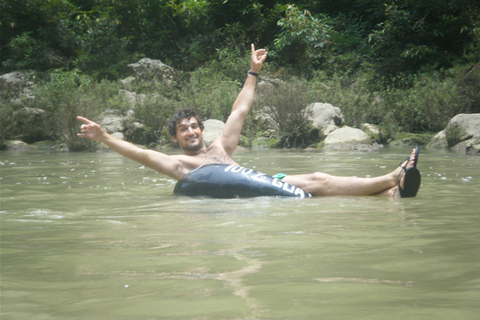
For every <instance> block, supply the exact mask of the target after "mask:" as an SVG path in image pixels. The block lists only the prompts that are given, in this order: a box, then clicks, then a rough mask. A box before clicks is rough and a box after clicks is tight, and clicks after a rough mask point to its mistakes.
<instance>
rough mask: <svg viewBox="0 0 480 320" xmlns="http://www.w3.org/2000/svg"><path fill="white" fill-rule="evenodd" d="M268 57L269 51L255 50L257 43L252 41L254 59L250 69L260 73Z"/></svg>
mask: <svg viewBox="0 0 480 320" xmlns="http://www.w3.org/2000/svg"><path fill="white" fill-rule="evenodd" d="M265 59H267V51H266V50H265V49H259V50H255V45H254V44H253V43H252V60H251V62H250V70H251V71H253V72H255V73H258V72H259V71H260V69H262V64H263V61H265Z"/></svg>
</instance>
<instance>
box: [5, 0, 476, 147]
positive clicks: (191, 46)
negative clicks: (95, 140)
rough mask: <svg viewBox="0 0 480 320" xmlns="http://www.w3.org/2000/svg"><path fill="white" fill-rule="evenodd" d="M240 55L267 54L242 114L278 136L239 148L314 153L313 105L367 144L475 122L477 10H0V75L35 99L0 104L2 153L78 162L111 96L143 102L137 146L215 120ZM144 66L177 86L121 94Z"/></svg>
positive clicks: (393, 6) (253, 3) (403, 6)
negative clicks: (61, 149) (174, 128)
mask: <svg viewBox="0 0 480 320" xmlns="http://www.w3.org/2000/svg"><path fill="white" fill-rule="evenodd" d="M250 43H254V44H255V45H256V46H257V48H259V47H263V48H266V49H267V50H268V52H269V56H268V59H267V62H266V63H265V65H264V68H263V70H262V74H261V76H262V77H265V78H272V79H273V78H277V79H281V80H283V84H282V85H281V86H280V87H279V88H278V89H277V90H276V91H274V92H270V93H267V94H265V95H263V96H262V97H258V99H257V100H256V105H257V106H258V107H257V108H254V110H253V113H254V112H255V110H257V109H259V108H260V107H261V105H270V106H272V105H274V108H276V110H274V111H275V112H276V114H277V115H278V117H277V118H276V119H277V122H279V125H278V126H277V131H276V132H274V133H272V132H271V130H270V131H268V130H266V129H265V128H262V124H261V123H258V122H257V121H255V120H254V118H253V117H250V118H249V119H248V121H247V123H246V126H245V132H244V134H245V135H246V136H248V137H250V138H254V137H258V136H259V135H262V134H263V135H266V136H269V135H270V136H276V138H278V139H279V140H280V141H282V146H306V145H308V144H310V143H314V142H315V140H316V139H317V140H318V139H319V137H312V134H311V130H310V129H309V125H308V123H306V122H305V119H304V117H303V116H302V115H303V113H302V112H303V110H304V108H305V106H306V105H307V104H308V103H311V102H327V103H331V104H333V105H334V106H337V107H340V108H341V109H342V112H343V114H344V116H345V119H346V122H347V124H348V125H350V126H354V127H358V126H359V125H360V124H361V123H364V122H369V123H373V124H377V125H378V126H379V127H380V128H381V135H380V138H379V140H380V141H379V142H388V141H389V140H391V139H393V138H395V137H396V136H397V135H398V134H399V133H400V132H411V133H425V132H436V131H440V130H442V129H443V128H444V127H445V125H446V123H447V122H448V120H449V119H450V118H451V117H453V116H454V115H455V114H457V113H473V112H480V2H479V1H478V0H389V1H384V0H382V1H380V0H301V1H300V0H299V1H292V0H289V1H284V0H275V1H273V0H244V1H239V0H208V1H207V0H3V1H1V2H0V62H1V64H0V74H5V73H8V72H12V71H18V70H28V72H29V75H30V78H31V80H32V81H33V82H35V83H36V86H35V87H34V91H35V92H34V95H35V99H25V98H22V97H21V96H19V97H12V96H11V93H10V92H5V91H3V92H2V93H1V94H0V95H1V96H0V103H1V105H0V135H1V137H0V140H5V139H22V140H24V141H27V142H34V141H38V140H42V139H54V140H59V141H64V142H67V143H70V147H71V149H72V150H75V149H76V150H81V149H85V148H87V147H88V146H85V145H81V144H80V145H79V144H78V143H76V144H75V143H72V142H71V141H70V140H72V139H75V132H76V131H77V130H78V126H79V124H78V123H77V122H76V120H75V116H76V115H77V114H82V115H84V116H87V117H92V118H95V116H96V115H98V114H99V113H100V112H102V111H104V110H106V109H112V108H114V109H119V110H124V111H126V109H128V108H129V106H128V105H127V103H126V102H125V101H124V100H122V99H121V98H120V97H119V95H118V91H119V90H120V89H126V90H129V91H134V92H136V93H144V94H146V95H147V99H145V101H143V103H142V104H139V105H138V106H136V109H135V116H136V118H137V119H138V120H139V121H140V122H142V123H143V124H145V125H146V134H145V136H144V141H143V142H144V143H145V144H150V143H153V142H157V141H159V140H160V141H162V139H163V140H165V139H166V132H165V123H166V121H167V119H168V117H169V115H170V114H171V112H172V110H174V109H176V108H178V107H182V106H194V107H196V108H197V109H198V110H199V111H200V112H201V113H202V114H203V115H204V116H205V117H206V118H208V117H215V118H217V119H220V120H225V117H226V116H227V115H228V113H229V110H230V107H231V104H232V103H233V101H234V99H235V97H236V95H237V93H238V91H239V90H240V88H241V85H242V83H243V81H244V79H245V77H246V71H247V70H248V64H249V45H250ZM144 57H148V58H151V59H159V60H161V61H162V62H163V63H165V64H168V65H170V66H171V67H173V68H174V69H175V71H176V73H177V76H178V79H179V83H180V84H181V85H179V86H177V87H175V88H168V89H166V88H164V87H161V86H159V85H158V84H155V83H141V82H135V83H130V84H128V85H125V84H122V83H121V82H120V80H121V79H124V78H126V77H127V76H129V75H131V72H132V71H131V69H130V68H129V67H128V66H127V65H128V64H130V63H134V62H137V61H138V60H140V59H141V58H144ZM153 93H155V95H153ZM24 107H31V108H39V109H43V110H45V111H46V112H47V114H48V116H47V117H44V119H43V120H42V123H41V126H42V130H37V129H38V128H35V127H36V126H38V125H39V124H38V123H37V124H34V123H32V121H33V120H29V119H26V118H25V117H23V116H22V113H21V110H22V108H24ZM292 114H294V115H296V116H291V115H292ZM77 140H78V139H77ZM292 141H295V143H294V144H293V145H292V143H291V142H292Z"/></svg>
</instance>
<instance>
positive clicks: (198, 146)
mask: <svg viewBox="0 0 480 320" xmlns="http://www.w3.org/2000/svg"><path fill="white" fill-rule="evenodd" d="M202 147H203V140H202V139H197V142H195V143H185V150H188V151H198V150H200V149H202Z"/></svg>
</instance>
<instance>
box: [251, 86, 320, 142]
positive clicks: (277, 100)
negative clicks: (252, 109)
mask: <svg viewBox="0 0 480 320" xmlns="http://www.w3.org/2000/svg"><path fill="white" fill-rule="evenodd" d="M309 102H311V101H309V98H308V92H307V88H306V86H305V85H304V84H303V83H302V82H300V81H292V82H290V83H280V84H278V85H271V84H270V85H268V86H266V88H262V94H261V98H260V102H259V103H260V104H261V105H262V106H263V110H262V111H261V113H264V114H266V115H264V117H265V116H266V117H267V118H268V119H270V121H269V122H270V123H271V124H273V126H274V128H273V129H274V130H275V132H276V137H278V140H279V146H280V147H287V148H299V147H306V146H308V145H310V144H312V143H315V142H317V141H318V138H319V137H318V131H317V130H314V129H313V128H312V126H311V124H310V122H309V120H308V118H307V116H308V114H307V111H306V106H307V105H308V104H309Z"/></svg>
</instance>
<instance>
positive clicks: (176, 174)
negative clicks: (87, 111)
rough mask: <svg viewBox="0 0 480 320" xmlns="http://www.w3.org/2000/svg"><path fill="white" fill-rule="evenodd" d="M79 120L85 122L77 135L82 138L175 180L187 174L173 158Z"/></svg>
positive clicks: (84, 120) (86, 121) (89, 122)
mask: <svg viewBox="0 0 480 320" xmlns="http://www.w3.org/2000/svg"><path fill="white" fill-rule="evenodd" d="M77 119H78V120H80V121H82V122H83V124H82V125H81V126H80V131H81V133H78V134H77V135H78V136H79V137H81V138H88V139H90V140H94V141H99V142H102V143H103V144H105V145H106V146H107V147H109V148H111V149H112V150H114V151H116V152H118V153H119V154H121V155H122V156H124V157H127V158H129V159H132V160H135V161H137V162H139V163H141V164H143V165H145V166H147V167H149V168H152V169H153V170H156V171H158V172H160V173H163V174H165V175H168V176H170V177H172V178H174V179H177V180H178V179H180V178H181V177H182V175H183V174H185V173H186V172H185V170H184V167H183V166H182V165H181V163H180V162H179V161H178V160H176V159H175V158H173V157H171V156H168V155H166V154H163V153H161V152H157V151H153V150H145V149H142V148H139V147H137V146H135V145H134V144H132V143H130V142H127V141H124V140H121V139H117V138H115V137H113V136H112V135H110V134H108V133H106V132H105V131H104V130H103V129H102V127H101V126H100V125H99V124H97V123H95V122H93V121H91V120H88V119H87V118H84V117H80V116H78V117H77Z"/></svg>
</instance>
